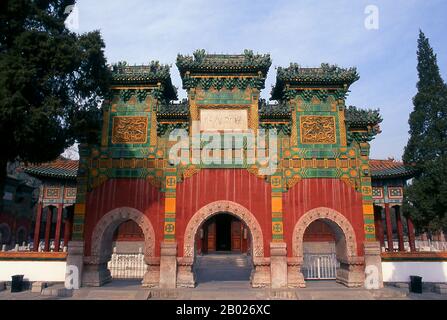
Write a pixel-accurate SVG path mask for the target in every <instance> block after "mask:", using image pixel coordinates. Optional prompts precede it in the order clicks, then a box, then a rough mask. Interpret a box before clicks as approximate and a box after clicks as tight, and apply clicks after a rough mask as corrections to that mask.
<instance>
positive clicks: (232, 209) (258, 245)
mask: <svg viewBox="0 0 447 320" xmlns="http://www.w3.org/2000/svg"><path fill="white" fill-rule="evenodd" d="M221 212H227V213H229V214H231V215H233V216H235V217H237V218H239V219H240V220H242V221H243V222H244V223H245V224H246V225H247V227H248V228H249V230H250V233H251V236H252V243H253V244H252V245H253V257H254V258H261V257H264V236H263V234H262V229H261V225H260V224H259V222H258V220H257V219H256V217H255V216H254V215H253V214H252V213H251V212H250V211H249V210H248V209H247V208H245V207H244V206H242V205H240V204H238V203H236V202H232V201H228V200H221V201H215V202H212V203H209V204H207V205H205V206H204V207H202V208H200V209H199V210H198V211H197V212H196V213H195V214H194V215H193V216H192V218H191V219H190V220H189V222H188V225H187V226H186V229H185V236H184V243H183V257H185V258H193V257H194V247H195V235H196V234H197V231H198V229H199V228H200V226H201V225H202V224H203V223H204V222H205V221H206V220H208V219H209V218H211V217H212V216H214V215H216V214H219V213H221Z"/></svg>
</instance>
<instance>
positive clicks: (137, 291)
mask: <svg viewBox="0 0 447 320" xmlns="http://www.w3.org/2000/svg"><path fill="white" fill-rule="evenodd" d="M251 268H252V267H251V262H250V259H248V258H247V256H245V255H235V254H213V255H207V256H203V257H198V263H197V266H196V269H195V272H196V275H197V282H198V285H197V287H196V288H193V289H187V288H185V289H174V290H160V289H148V288H143V287H141V285H140V281H138V280H129V281H112V282H111V283H108V284H106V285H105V286H103V287H100V288H81V289H80V290H76V291H75V292H74V293H73V296H72V297H51V296H43V295H41V294H39V293H32V292H31V291H30V290H28V291H24V292H19V293H10V291H9V290H5V291H2V292H0V300H62V299H75V300H79V299H81V300H103V299H109V300H129V299H130V300H147V299H150V300H164V299H179V300H269V299H270V300H276V299H287V300H334V299H337V300H447V295H440V294H437V293H434V292H424V293H423V294H414V293H411V294H409V293H408V289H400V288H396V287H385V288H384V289H381V290H371V291H370V290H365V289H362V288H355V289H349V288H346V287H345V286H343V285H340V284H338V283H335V281H308V282H307V287H306V288H303V289H286V290H273V289H257V288H251V287H250V283H249V278H250V273H251ZM59 286H61V285H59Z"/></svg>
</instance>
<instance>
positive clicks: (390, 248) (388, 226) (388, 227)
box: [385, 203, 394, 252]
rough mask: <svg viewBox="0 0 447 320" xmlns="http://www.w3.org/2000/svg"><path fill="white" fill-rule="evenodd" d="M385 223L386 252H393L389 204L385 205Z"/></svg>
mask: <svg viewBox="0 0 447 320" xmlns="http://www.w3.org/2000/svg"><path fill="white" fill-rule="evenodd" d="M385 221H386V236H387V238H388V251H389V252H393V251H394V248H393V226H392V224H391V215H390V204H389V203H385Z"/></svg>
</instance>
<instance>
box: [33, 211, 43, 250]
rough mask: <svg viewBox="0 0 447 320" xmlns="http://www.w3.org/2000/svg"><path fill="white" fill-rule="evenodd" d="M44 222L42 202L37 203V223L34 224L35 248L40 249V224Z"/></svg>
mask: <svg viewBox="0 0 447 320" xmlns="http://www.w3.org/2000/svg"><path fill="white" fill-rule="evenodd" d="M41 222H42V202H39V203H38V204H37V212H36V225H35V226H34V241H33V243H34V245H33V250H34V251H38V250H39V241H40V224H41Z"/></svg>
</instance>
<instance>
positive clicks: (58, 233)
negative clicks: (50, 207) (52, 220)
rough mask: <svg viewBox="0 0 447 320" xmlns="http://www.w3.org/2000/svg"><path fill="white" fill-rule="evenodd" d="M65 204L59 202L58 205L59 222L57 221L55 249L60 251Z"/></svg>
mask: <svg viewBox="0 0 447 320" xmlns="http://www.w3.org/2000/svg"><path fill="white" fill-rule="evenodd" d="M63 210H64V205H63V204H62V203H59V204H58V206H57V222H56V235H55V237H54V251H56V252H58V251H59V247H60V242H61V227H62V212H63Z"/></svg>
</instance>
